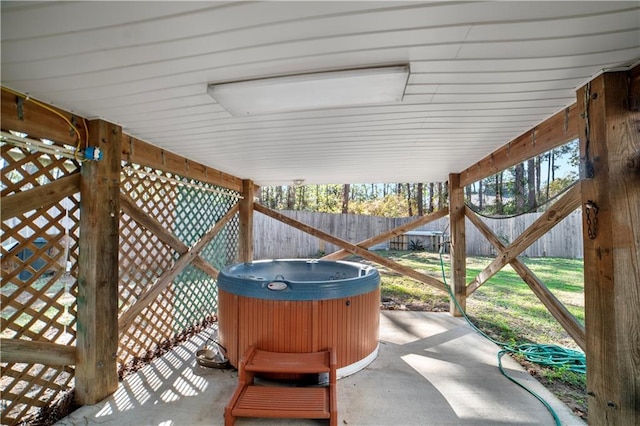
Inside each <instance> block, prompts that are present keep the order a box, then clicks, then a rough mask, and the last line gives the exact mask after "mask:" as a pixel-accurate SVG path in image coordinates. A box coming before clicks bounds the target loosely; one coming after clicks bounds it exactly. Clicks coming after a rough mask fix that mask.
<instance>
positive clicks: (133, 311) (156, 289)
mask: <svg viewBox="0 0 640 426" xmlns="http://www.w3.org/2000/svg"><path fill="white" fill-rule="evenodd" d="M236 213H238V205H237V204H236V205H235V206H233V207H232V208H231V209H229V211H228V212H227V213H226V214H225V215H224V216H222V217H221V218H220V220H218V222H216V224H215V225H214V226H213V227H212V228H211V229H210V230H209V231H208V232H207V233H206V234H205V235H203V236H202V238H201V239H200V240H199V241H198V242H197V243H196V244H195V245H194V246H193V247H191V248H190V249H189V251H187V252H186V253H185V254H183V255H182V256H180V258H178V260H176V262H175V263H174V264H173V266H172V267H171V268H169V269H168V270H167V271H165V272H164V274H162V275H161V276H160V277H159V278H158V280H157V281H156V283H155V284H154V286H153V287H152V288H151V289H150V290H149V291H147V292H146V293H144V294H143V295H142V296H141V297H140V298H139V299H138V301H137V302H136V303H135V304H134V305H133V306H131V307H130V308H129V309H128V310H127V311H126V312H125V313H124V314H122V316H120V319H119V320H118V328H119V331H120V334H123V333H124V332H125V331H126V330H128V329H129V327H130V326H131V324H132V323H133V320H134V319H135V318H136V317H137V316H138V314H139V313H140V312H142V310H143V309H144V308H146V307H147V306H149V305H150V304H151V302H153V301H154V300H155V299H156V298H157V297H158V295H159V294H160V293H161V292H162V291H164V290H165V289H166V288H167V287H169V285H170V284H171V282H173V280H174V278H175V277H177V276H178V275H179V274H180V273H181V272H182V271H183V270H184V268H186V267H187V265H189V264H190V263H191V262H192V261H193V260H194V259H195V258H196V256H197V255H198V253H200V251H201V250H202V249H203V248H205V247H206V246H207V244H209V242H210V241H211V240H212V239H213V237H215V236H216V235H217V234H218V233H219V232H220V231H221V230H222V228H223V227H224V226H225V225H226V224H227V222H229V220H231V218H233V216H235V215H236Z"/></svg>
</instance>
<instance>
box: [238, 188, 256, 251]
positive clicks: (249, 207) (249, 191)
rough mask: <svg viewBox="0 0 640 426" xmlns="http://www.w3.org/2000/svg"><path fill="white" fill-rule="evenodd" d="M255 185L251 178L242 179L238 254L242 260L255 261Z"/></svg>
mask: <svg viewBox="0 0 640 426" xmlns="http://www.w3.org/2000/svg"><path fill="white" fill-rule="evenodd" d="M253 189H254V185H253V182H252V181H251V180H243V181H242V197H243V198H242V200H240V234H239V235H238V246H239V247H238V256H239V257H240V262H252V261H253V198H254V197H255V192H254V190H253Z"/></svg>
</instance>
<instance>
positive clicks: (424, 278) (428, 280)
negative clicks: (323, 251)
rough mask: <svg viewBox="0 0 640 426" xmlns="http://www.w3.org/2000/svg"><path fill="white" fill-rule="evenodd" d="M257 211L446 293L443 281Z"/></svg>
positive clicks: (279, 216)
mask: <svg viewBox="0 0 640 426" xmlns="http://www.w3.org/2000/svg"><path fill="white" fill-rule="evenodd" d="M253 208H254V209H255V210H256V211H258V212H260V213H262V214H264V215H267V216H269V217H271V218H273V219H276V220H279V221H280V222H283V223H286V224H287V225H290V226H293V227H294V228H296V229H299V230H301V231H302V232H306V233H308V234H311V235H313V236H314V237H318V238H321V239H323V240H325V241H327V242H329V243H331V244H335V245H337V246H340V247H342V248H344V249H345V250H346V251H348V252H349V253H352V254H355V255H357V256H362V257H364V258H365V259H367V260H371V261H372V262H376V263H378V264H380V265H383V266H386V267H387V268H390V269H393V270H394V271H396V272H399V273H401V274H403V275H406V276H408V277H411V278H413V279H414V280H416V281H420V282H422V283H425V284H428V285H430V286H432V287H435V288H437V289H438V290H441V291H446V287H445V286H444V284H443V283H442V281H439V280H437V279H436V278H433V277H431V276H429V275H425V274H422V273H420V272H418V271H416V270H413V269H411V268H409V267H407V266H403V265H400V264H399V263H397V262H394V261H393V260H390V259H387V258H385V257H382V256H380V255H378V254H375V253H373V252H370V251H368V250H367V249H364V248H362V247H359V246H357V245H355V244H351V243H350V242H348V241H345V240H342V239H340V238H337V237H334V236H333V235H331V234H328V233H326V232H324V231H321V230H319V229H316V228H313V227H311V226H309V225H307V224H304V223H302V222H299V221H297V220H295V219H292V218H290V217H288V216H285V215H283V214H282V213H278V212H277V211H275V210H271V209H268V208H267V207H264V206H262V205H260V204H258V203H254V207H253Z"/></svg>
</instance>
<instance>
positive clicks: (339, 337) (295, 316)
mask: <svg viewBox="0 0 640 426" xmlns="http://www.w3.org/2000/svg"><path fill="white" fill-rule="evenodd" d="M218 302H219V303H218V316H219V338H220V343H221V344H222V345H223V346H225V347H226V348H227V356H228V357H229V362H230V363H231V365H233V366H234V367H237V366H238V358H239V356H240V354H242V353H244V351H245V350H246V349H247V348H248V347H249V346H250V345H256V346H257V347H258V348H260V349H263V350H267V351H273V352H317V351H322V350H326V349H328V348H330V347H332V348H334V349H335V350H336V355H337V360H338V368H342V367H345V366H348V365H351V364H353V363H355V362H358V361H360V360H362V359H363V358H365V357H366V356H368V355H369V354H371V353H372V352H373V351H374V350H375V349H376V347H377V346H378V333H379V327H380V288H379V287H378V288H377V289H376V290H374V291H370V292H368V293H364V294H360V295H356V296H351V297H344V298H339V299H329V300H311V301H291V300H266V299H257V298H252V297H246V296H239V295H236V294H231V293H228V292H226V291H224V290H219V292H218Z"/></svg>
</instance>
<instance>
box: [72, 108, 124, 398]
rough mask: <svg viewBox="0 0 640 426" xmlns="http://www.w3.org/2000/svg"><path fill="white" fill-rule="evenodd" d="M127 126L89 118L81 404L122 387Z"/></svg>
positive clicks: (84, 189)
mask: <svg viewBox="0 0 640 426" xmlns="http://www.w3.org/2000/svg"><path fill="white" fill-rule="evenodd" d="M121 132H122V129H121V127H119V126H116V125H114V124H111V123H107V122H105V121H102V120H94V121H91V122H89V134H90V137H91V139H90V140H89V143H90V145H92V146H97V147H99V148H100V149H101V150H102V152H103V154H104V157H103V159H102V160H100V161H87V162H84V163H82V170H81V182H80V198H81V203H80V240H79V244H78V245H79V261H78V263H79V271H78V298H77V303H78V308H77V309H78V312H77V320H78V323H77V324H78V326H77V327H78V328H77V330H78V331H77V340H76V347H77V348H78V363H77V365H76V378H75V380H76V390H75V398H76V402H77V403H78V404H81V405H86V404H95V403H96V402H98V401H100V400H102V399H103V398H105V397H106V396H108V395H109V394H111V393H113V392H114V391H115V390H116V389H117V388H118V371H117V363H116V361H117V357H116V352H117V351H118V342H119V340H118V245H119V236H120V234H119V232H118V231H119V224H120V214H119V212H120V140H121Z"/></svg>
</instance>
